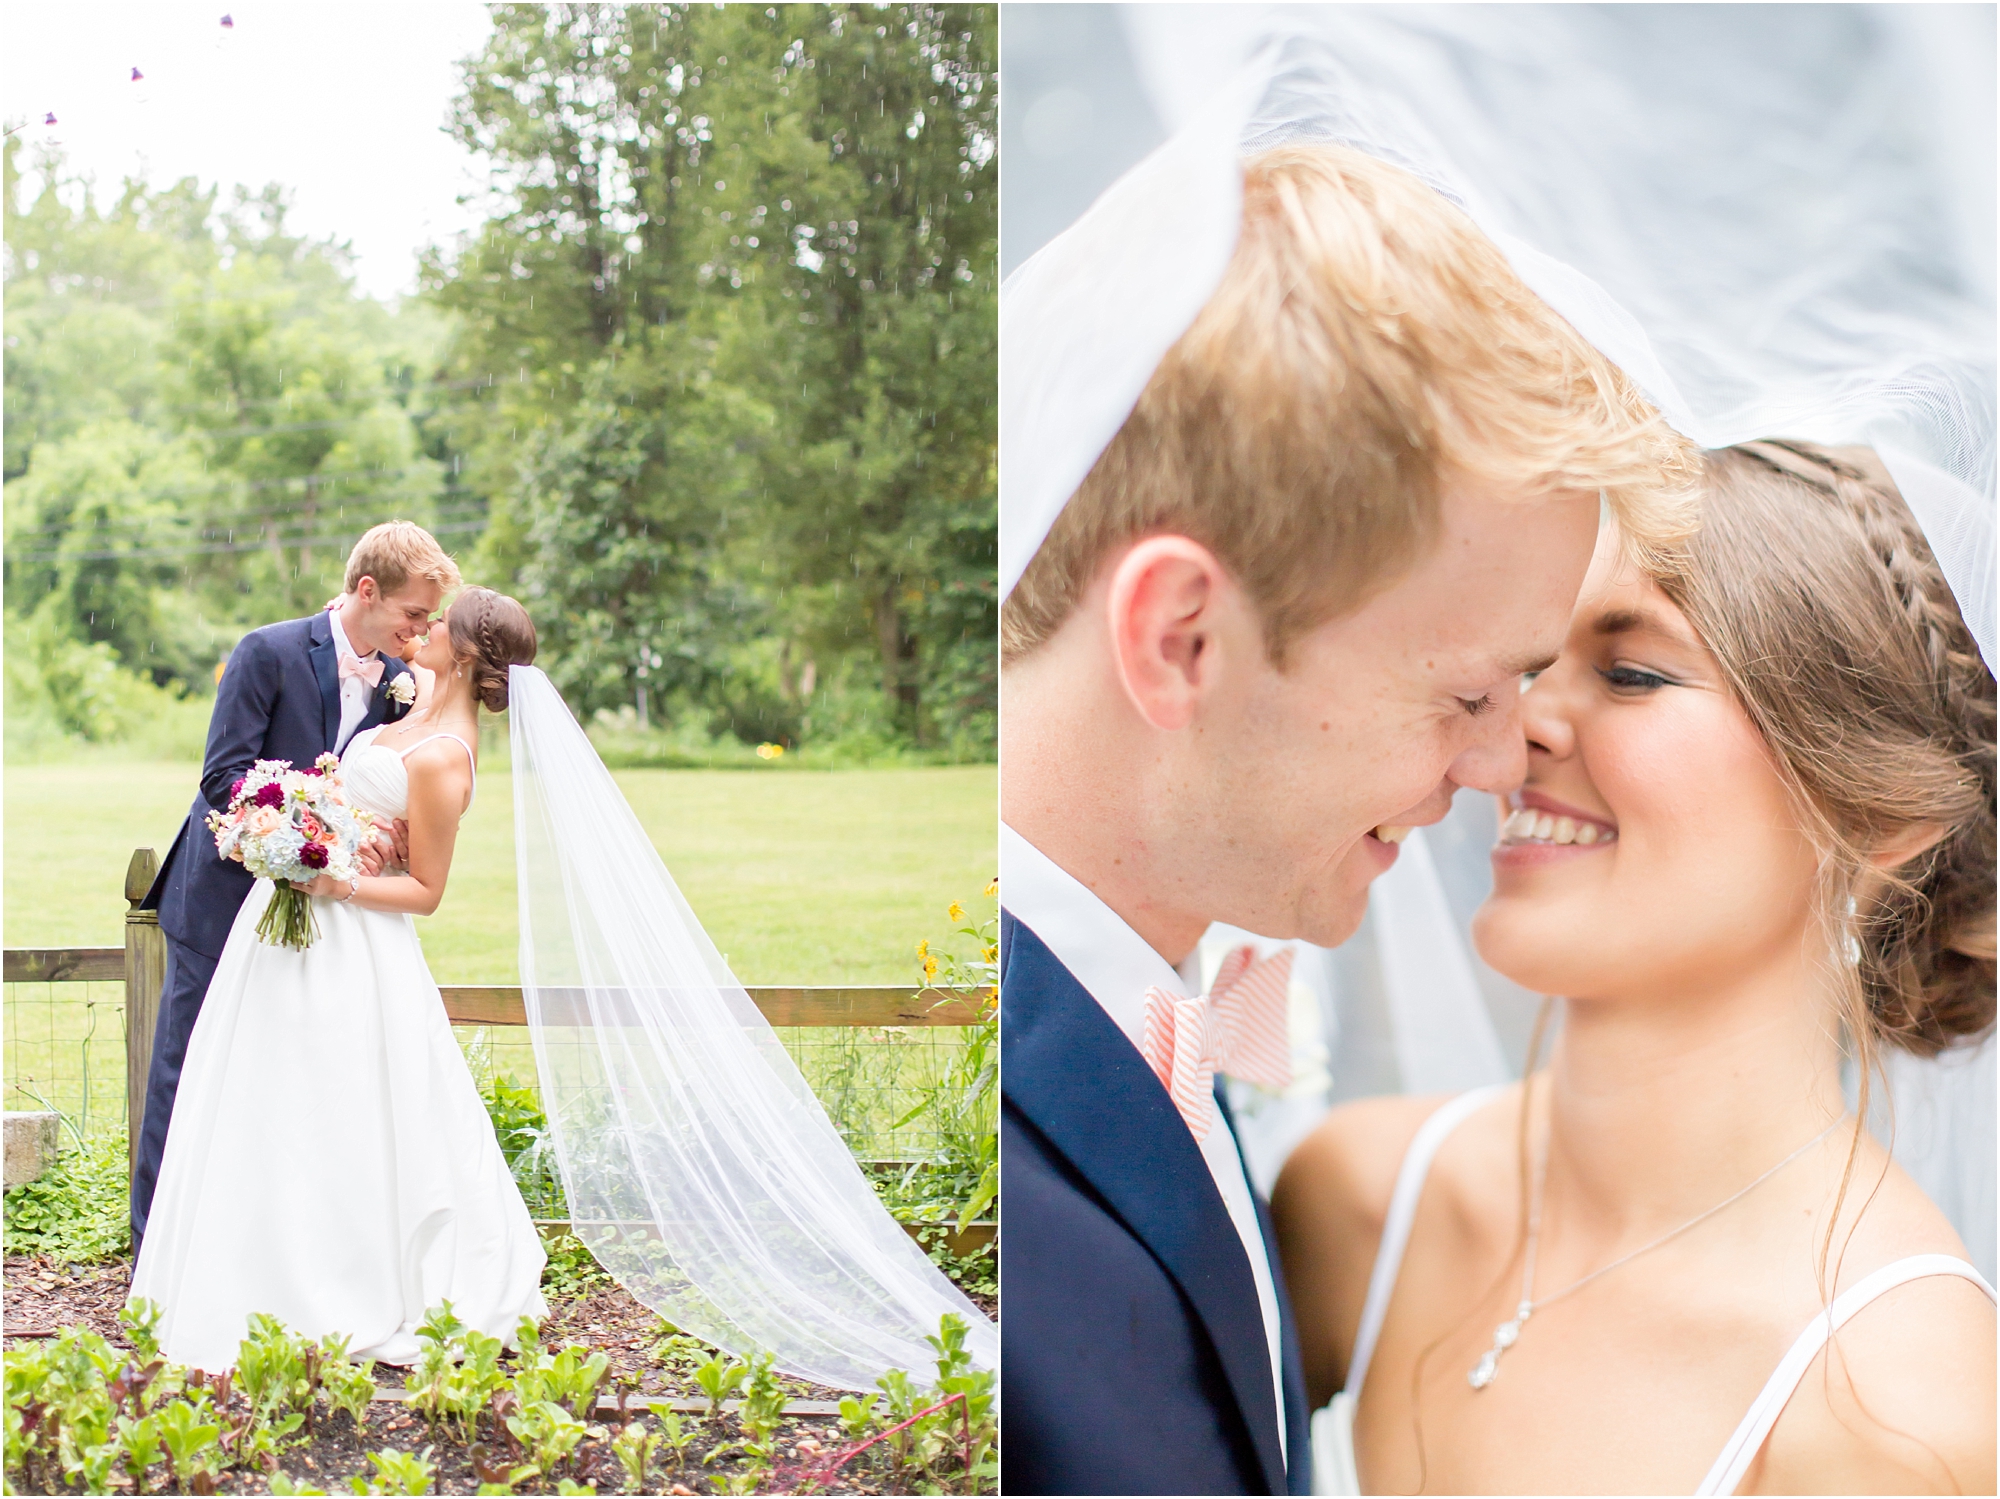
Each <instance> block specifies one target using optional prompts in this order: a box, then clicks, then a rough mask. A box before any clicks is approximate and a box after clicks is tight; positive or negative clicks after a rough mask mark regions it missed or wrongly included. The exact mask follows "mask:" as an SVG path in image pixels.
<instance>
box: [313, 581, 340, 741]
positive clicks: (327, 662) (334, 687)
mask: <svg viewBox="0 0 2000 1499" xmlns="http://www.w3.org/2000/svg"><path fill="white" fill-rule="evenodd" d="M308 633H309V634H310V635H311V637H312V644H311V645H309V646H307V647H306V655H307V657H308V658H309V659H310V660H311V661H312V668H313V676H314V677H316V678H317V679H318V680H319V704H320V719H321V722H322V724H323V725H324V727H325V730H326V747H327V748H328V749H329V750H331V749H332V748H333V747H334V745H335V744H336V743H337V742H338V741H339V739H340V669H339V668H340V663H339V661H338V660H337V659H336V657H337V656H338V655H339V654H340V653H339V652H338V651H336V650H335V649H334V645H333V625H332V623H331V622H330V621H329V620H328V619H327V617H326V614H325V612H324V611H322V612H320V613H318V614H315V615H314V616H313V621H312V627H311V629H310V631H309V632H308Z"/></svg>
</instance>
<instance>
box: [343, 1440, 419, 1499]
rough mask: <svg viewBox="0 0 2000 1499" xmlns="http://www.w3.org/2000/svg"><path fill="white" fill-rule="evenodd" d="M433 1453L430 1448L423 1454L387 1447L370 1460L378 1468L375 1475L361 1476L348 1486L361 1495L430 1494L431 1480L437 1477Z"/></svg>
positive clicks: (351, 1480)
mask: <svg viewBox="0 0 2000 1499" xmlns="http://www.w3.org/2000/svg"><path fill="white" fill-rule="evenodd" d="M433 1450H434V1449H432V1448H430V1447H426V1448H424V1450H423V1451H422V1452H398V1451H396V1449H395V1448H393V1447H384V1448H383V1449H382V1450H381V1451H380V1452H371V1453H369V1454H368V1461H369V1462H370V1463H372V1464H373V1465H374V1467H375V1474H374V1476H373V1477H372V1478H371V1477H369V1476H367V1475H365V1474H361V1473H357V1474H355V1475H354V1477H353V1478H352V1479H350V1480H349V1482H348V1487H349V1488H350V1489H351V1490H352V1491H353V1492H354V1493H357V1494H428V1493H429V1492H430V1491H431V1480H432V1479H433V1478H435V1477H436V1476H437V1469H436V1468H435V1467H433V1466H432V1464H431V1460H430V1458H431V1453H432V1451H433Z"/></svg>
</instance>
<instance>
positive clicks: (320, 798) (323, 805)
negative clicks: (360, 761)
mask: <svg viewBox="0 0 2000 1499" xmlns="http://www.w3.org/2000/svg"><path fill="white" fill-rule="evenodd" d="M339 772H340V761H339V760H337V759H336V758H335V757H334V756H332V755H321V756H320V757H319V759H318V760H317V761H315V762H314V763H313V764H311V765H309V766H307V767H306V768H305V769H304V770H294V769H292V763H291V761H289V760H259V761H258V762H257V763H256V764H255V765H253V766H252V767H251V768H250V773H249V774H248V775H246V776H244V777H243V779H242V780H240V781H238V782H237V783H236V784H235V785H234V786H232V787H230V788H229V810H228V811H227V812H210V813H209V814H208V830H209V831H210V832H211V833H213V834H215V851H216V852H217V853H219V854H221V855H222V857H223V858H225V859H234V860H235V861H236V862H237V863H239V864H241V865H242V866H243V867H244V868H245V869H247V870H249V871H250V872H251V873H252V874H254V875H257V876H258V877H259V878H262V879H267V880H269V881H271V883H272V885H273V886H274V887H275V888H274V890H273V891H272V894H271V903H270V905H268V906H266V907H265V908H264V916H263V919H262V920H260V921H259V922H258V923H257V935H258V936H259V937H261V938H262V939H263V940H264V941H266V942H268V943H270V944H271V945H272V946H274V947H292V948H299V949H304V948H308V947H310V946H312V944H313V943H314V942H315V941H316V940H317V939H318V937H319V923H318V922H316V921H315V920H314V919H313V914H312V901H311V899H310V897H308V896H307V895H306V893H305V892H304V891H303V890H294V889H293V888H292V881H293V880H298V881H299V882H301V883H302V884H310V883H311V882H312V881H313V880H315V879H317V878H318V877H319V876H320V875H322V874H330V875H332V876H333V877H334V878H335V879H340V880H350V879H353V878H354V877H355V876H356V875H357V874H359V873H360V872H361V866H360V864H359V862H358V861H357V859H356V857H355V855H356V852H357V850H358V849H359V848H360V846H361V840H362V838H363V837H364V836H365V835H366V834H367V833H368V831H369V829H370V828H371V827H373V825H374V819H373V818H372V817H370V816H369V815H368V814H367V813H366V812H362V811H358V810H356V809H355V808H353V807H350V806H348V805H347V798H346V797H345V796H344V795H343V794H342V792H341V789H340V775H339Z"/></svg>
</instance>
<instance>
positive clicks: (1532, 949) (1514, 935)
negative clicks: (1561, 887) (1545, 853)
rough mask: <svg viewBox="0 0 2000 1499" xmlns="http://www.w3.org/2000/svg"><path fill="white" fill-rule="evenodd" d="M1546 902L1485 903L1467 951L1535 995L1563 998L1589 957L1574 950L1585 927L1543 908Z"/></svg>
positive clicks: (1501, 900)
mask: <svg viewBox="0 0 2000 1499" xmlns="http://www.w3.org/2000/svg"><path fill="white" fill-rule="evenodd" d="M1548 904H1549V903H1548V902H1526V901H1522V900H1520V899H1518V898H1514V899H1508V898H1506V897H1500V896H1495V897H1492V898H1489V899H1488V900H1487V902H1486V904H1485V905H1483V906H1481V907H1480V908H1479V910H1478V911H1477V912H1476V913H1475V914H1474V916H1473V918H1472V946H1473V950H1474V951H1476V952H1477V953H1478V954H1479V957H1480V960H1481V961H1482V962H1484V963H1485V964H1486V966H1487V967H1488V968H1491V969H1492V970H1493V971H1494V972H1495V973H1497V974H1499V975H1500V976H1501V977H1502V978H1505V979H1509V980H1511V981H1512V982H1514V983H1516V984H1519V985H1520V986H1521V987H1522V988H1523V989H1527V990H1530V991H1531V992H1533V993H1536V994H1564V993H1568V992H1570V991H1571V990H1574V989H1576V988H1577V987H1578V980H1579V979H1580V977H1581V973H1580V970H1581V969H1582V968H1584V967H1586V966H1588V965H1589V963H1590V954H1589V953H1588V952H1586V951H1584V950H1582V949H1581V947H1579V945H1578V944H1579V943H1580V942H1582V941H1583V940H1584V935H1585V932H1586V930H1587V928H1585V927H1583V926H1580V925H1579V924H1577V923H1574V922H1566V921H1564V920H1563V919H1562V918H1561V916H1560V915H1558V914H1557V913H1555V912H1554V911H1551V910H1546V909H1522V907H1525V906H1531V905H1532V906H1542V907H1545V906H1547V905H1548Z"/></svg>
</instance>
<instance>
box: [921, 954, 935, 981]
mask: <svg viewBox="0 0 2000 1499" xmlns="http://www.w3.org/2000/svg"><path fill="white" fill-rule="evenodd" d="M937 969H938V962H937V959H936V958H933V957H928V956H927V957H926V958H925V959H924V977H925V979H927V980H928V979H934V978H936V977H937Z"/></svg>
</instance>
